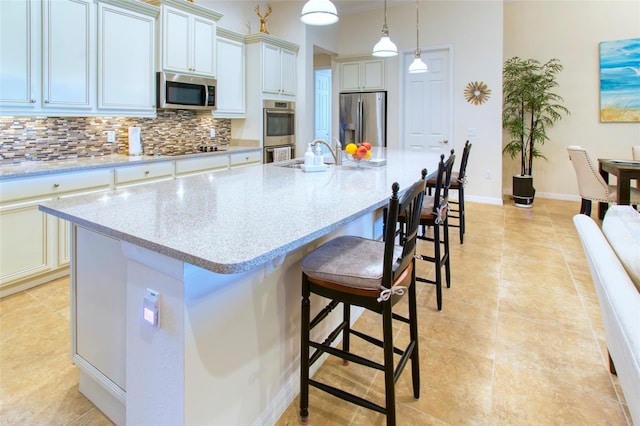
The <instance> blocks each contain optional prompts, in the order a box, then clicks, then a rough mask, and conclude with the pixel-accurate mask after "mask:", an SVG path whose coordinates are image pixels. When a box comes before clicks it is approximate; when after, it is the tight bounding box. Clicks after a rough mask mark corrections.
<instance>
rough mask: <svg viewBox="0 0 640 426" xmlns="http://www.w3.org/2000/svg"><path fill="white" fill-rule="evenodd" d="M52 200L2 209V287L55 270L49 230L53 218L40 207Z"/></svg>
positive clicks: (46, 199)
mask: <svg viewBox="0 0 640 426" xmlns="http://www.w3.org/2000/svg"><path fill="white" fill-rule="evenodd" d="M49 200H50V198H45V199H36V200H30V201H27V202H22V203H11V204H4V205H2V206H0V235H1V236H2V238H0V252H2V256H0V284H6V283H8V282H11V281H15V280H18V279H20V278H25V277H28V276H29V275H34V274H38V273H42V272H45V271H48V270H50V269H51V268H52V265H51V263H52V259H51V253H50V251H51V250H50V247H49V245H50V244H49V243H50V238H49V236H50V235H49V234H50V232H49V229H50V224H51V223H52V222H53V217H51V218H50V217H49V216H48V215H46V214H44V213H42V212H40V211H39V210H38V204H39V203H41V202H43V201H49Z"/></svg>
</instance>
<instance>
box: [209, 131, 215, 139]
mask: <svg viewBox="0 0 640 426" xmlns="http://www.w3.org/2000/svg"><path fill="white" fill-rule="evenodd" d="M210 135H211V137H212V138H215V137H216V129H211V131H210Z"/></svg>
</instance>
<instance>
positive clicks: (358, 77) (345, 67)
mask: <svg viewBox="0 0 640 426" xmlns="http://www.w3.org/2000/svg"><path fill="white" fill-rule="evenodd" d="M339 69H340V91H356V92H357V91H366V90H384V89H385V88H386V63H385V61H384V60H383V59H373V60H371V59H369V60H354V61H347V62H340V63H339Z"/></svg>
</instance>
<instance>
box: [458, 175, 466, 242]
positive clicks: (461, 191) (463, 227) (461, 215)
mask: <svg viewBox="0 0 640 426" xmlns="http://www.w3.org/2000/svg"><path fill="white" fill-rule="evenodd" d="M458 198H459V200H458V209H459V210H460V211H459V212H458V216H459V219H458V220H459V221H460V224H459V225H460V244H464V233H465V231H466V230H467V228H466V223H465V214H464V184H463V183H461V184H460V189H458Z"/></svg>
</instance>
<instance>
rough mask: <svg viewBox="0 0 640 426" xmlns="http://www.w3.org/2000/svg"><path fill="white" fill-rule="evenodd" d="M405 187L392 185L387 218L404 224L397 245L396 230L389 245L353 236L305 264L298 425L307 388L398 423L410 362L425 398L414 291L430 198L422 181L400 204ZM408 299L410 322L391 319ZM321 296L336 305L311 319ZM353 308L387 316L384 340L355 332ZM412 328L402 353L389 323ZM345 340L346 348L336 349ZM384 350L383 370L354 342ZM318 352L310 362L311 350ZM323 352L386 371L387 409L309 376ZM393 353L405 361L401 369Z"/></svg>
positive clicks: (388, 231)
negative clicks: (314, 298)
mask: <svg viewBox="0 0 640 426" xmlns="http://www.w3.org/2000/svg"><path fill="white" fill-rule="evenodd" d="M399 189H400V187H399V185H398V184H397V183H394V184H393V187H392V190H393V193H392V196H391V198H390V200H389V205H388V208H387V211H386V213H387V214H386V221H385V223H387V224H396V223H397V221H398V215H399V213H402V215H403V217H404V218H405V222H406V228H405V229H406V232H405V233H404V234H403V235H402V236H401V237H400V238H398V239H396V232H395V230H396V226H395V225H394V226H386V227H385V240H384V241H377V240H371V239H366V238H361V237H356V236H341V237H337V238H335V239H333V240H331V241H329V242H327V243H325V244H323V245H322V246H320V247H318V248H317V249H316V250H314V251H313V252H311V253H309V254H308V255H307V256H306V257H305V258H304V259H303V261H302V315H301V317H302V329H301V339H300V340H301V341H300V343H301V350H300V364H301V365H300V419H301V421H302V422H306V421H307V419H308V416H309V410H308V408H309V386H313V387H315V388H318V389H320V390H322V391H325V392H327V393H329V394H331V395H334V396H336V397H338V398H341V399H344V400H346V401H349V402H352V403H354V404H357V405H359V406H362V407H365V408H368V409H371V410H375V411H378V412H380V413H383V414H386V416H387V425H395V424H396V410H395V382H396V381H397V380H398V377H399V376H400V374H401V372H402V370H403V369H404V367H405V365H406V364H407V361H408V360H411V376H412V381H413V396H414V397H415V398H419V397H420V365H419V360H418V354H419V351H418V320H417V312H416V289H415V258H414V255H415V249H416V237H417V233H418V225H419V221H420V211H421V209H422V200H423V198H424V192H425V181H424V180H420V181H418V182H416V183H414V184H413V185H412V186H411V187H409V188H408V189H407V190H406V192H405V193H404V194H403V195H402V196H401V197H400V198H399V196H398V191H399ZM405 292H407V293H408V304H409V315H408V317H403V316H400V315H398V314H396V313H393V310H392V307H393V306H394V305H395V304H396V303H397V302H398V301H400V300H401V299H402V296H403V294H404V293H405ZM311 293H314V294H318V295H320V296H323V297H326V298H328V299H330V300H331V302H330V303H329V304H328V305H327V307H325V308H324V309H323V310H322V311H320V312H319V313H318V315H317V316H316V317H315V318H313V319H311V318H310V300H309V297H310V294H311ZM340 302H342V304H343V318H342V322H341V323H340V324H338V326H337V327H336V328H335V329H334V330H333V331H332V332H331V333H329V335H328V337H327V338H326V339H325V340H323V341H313V340H311V339H310V337H309V333H310V330H311V329H313V328H314V327H315V326H317V325H318V324H320V323H321V321H322V320H323V319H325V318H326V317H327V315H328V313H329V312H330V311H331V310H333V309H334V308H336V307H337V306H338V304H339V303H340ZM351 305H354V306H361V307H363V308H365V309H368V310H370V311H373V312H376V313H378V314H380V315H381V316H382V328H383V339H382V340H379V339H377V338H374V337H371V336H369V335H366V334H364V333H361V332H359V331H357V330H352V329H351V325H350V309H351ZM394 319H395V320H398V321H402V322H405V323H408V324H409V335H410V342H409V344H408V345H407V347H406V348H404V349H399V348H396V347H395V346H394V345H393V329H392V320H394ZM341 333H342V349H338V348H334V347H332V346H331V343H332V342H333V341H334V340H335V339H336V338H337V337H338V336H340V334H341ZM352 335H353V336H356V337H359V338H361V339H363V340H365V341H366V342H369V343H371V344H373V345H375V346H378V347H380V348H382V349H383V352H384V363H383V364H379V363H377V362H373V361H371V360H369V359H367V358H366V357H365V356H366V354H365V356H362V355H359V354H355V353H352V352H351V351H350V345H349V341H350V338H351V336H352ZM310 347H311V348H313V349H314V352H313V354H312V355H311V356H310V355H309V352H310V351H309V349H310ZM323 353H328V354H330V355H333V356H336V357H339V358H342V359H343V360H344V361H345V362H355V363H357V364H361V365H364V366H367V367H371V368H374V369H377V370H380V371H383V372H384V377H385V380H384V382H385V406H384V407H382V406H380V405H378V404H375V403H373V402H371V401H369V400H367V399H365V398H363V397H361V396H357V395H354V394H352V393H350V392H348V391H346V390H344V389H338V388H336V387H334V386H330V385H327V384H325V383H320V382H319V381H316V380H314V379H312V378H310V377H309V368H310V367H311V365H313V363H314V362H316V361H317V360H318V359H319V358H320V356H321V355H322V354H323ZM394 353H395V354H398V355H400V360H399V361H398V363H397V366H396V365H395V363H394Z"/></svg>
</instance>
